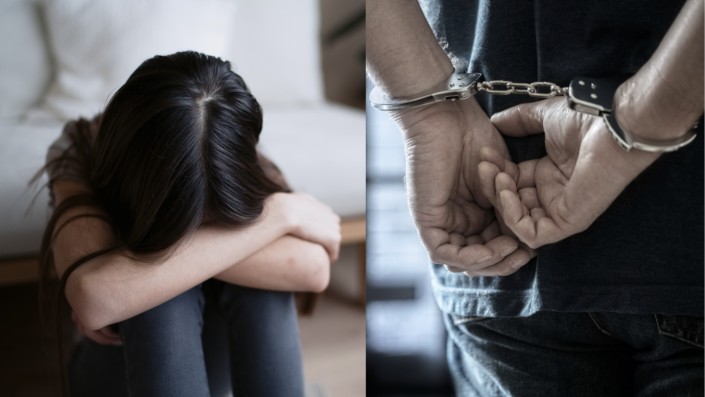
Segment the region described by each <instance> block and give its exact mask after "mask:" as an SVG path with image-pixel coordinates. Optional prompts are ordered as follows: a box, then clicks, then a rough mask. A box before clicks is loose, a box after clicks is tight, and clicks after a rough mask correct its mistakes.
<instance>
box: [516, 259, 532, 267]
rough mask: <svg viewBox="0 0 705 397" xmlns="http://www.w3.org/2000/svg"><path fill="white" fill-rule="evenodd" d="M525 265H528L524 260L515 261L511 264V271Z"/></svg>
mask: <svg viewBox="0 0 705 397" xmlns="http://www.w3.org/2000/svg"><path fill="white" fill-rule="evenodd" d="M527 263H529V261H527V260H524V259H517V260H515V261H514V262H512V269H518V268H520V267H522V266H524V265H526V264H527Z"/></svg>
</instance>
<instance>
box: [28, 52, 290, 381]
mask: <svg viewBox="0 0 705 397" xmlns="http://www.w3.org/2000/svg"><path fill="white" fill-rule="evenodd" d="M75 126H76V128H74V129H73V130H72V131H71V141H72V142H73V145H72V147H71V148H70V150H67V151H66V152H65V154H64V155H62V156H60V157H59V158H57V159H56V160H54V161H52V162H51V163H49V164H47V165H46V167H45V169H46V170H48V171H49V174H50V175H53V178H54V179H56V178H58V176H57V175H59V176H60V175H61V172H62V170H64V169H67V168H71V169H75V170H77V171H78V172H79V175H77V176H76V175H73V177H74V178H76V177H78V178H79V179H80V180H81V182H83V183H84V184H85V185H87V186H88V187H90V188H91V189H92V191H93V192H94V194H93V195H87V194H83V195H76V196H72V197H70V198H68V199H66V200H64V201H62V202H61V203H60V205H59V206H57V207H56V208H55V209H54V212H53V215H52V217H51V219H50V220H49V223H48V226H47V228H46V231H45V233H44V238H43V241H42V246H41V253H40V274H41V280H42V282H41V284H42V290H43V294H44V295H50V296H52V300H53V303H54V304H53V306H54V314H55V316H56V317H55V319H56V324H55V325H56V329H57V331H56V332H57V345H59V346H58V347H59V348H58V350H57V351H58V359H59V363H60V364H59V365H60V382H61V391H62V393H63V394H64V395H65V394H67V386H66V380H65V371H64V362H63V353H62V352H63V349H62V348H61V346H60V342H61V340H62V326H61V321H62V310H61V308H62V305H65V303H64V300H65V297H64V287H65V284H66V280H67V279H68V277H69V275H70V274H71V273H72V272H73V271H74V270H75V269H76V268H77V267H78V266H80V265H81V264H83V263H85V262H87V261H88V260H91V259H93V258H95V257H97V256H100V255H104V254H106V253H109V252H115V251H120V252H124V253H125V254H128V253H131V254H135V257H136V258H140V259H142V260H154V259H157V258H159V257H163V256H164V255H168V254H169V253H170V251H171V250H173V249H174V248H175V247H177V246H178V243H179V242H181V241H182V240H184V239H185V238H187V237H188V236H190V235H191V234H192V233H193V232H194V231H195V230H196V229H197V228H198V227H199V226H201V225H202V224H205V223H209V224H210V223H212V224H218V225H222V226H226V227H240V226H243V225H248V224H251V223H252V222H254V221H255V220H256V219H257V218H258V217H259V216H260V214H261V213H262V210H263V208H264V201H265V199H266V198H267V197H268V196H269V195H271V194H273V193H275V192H282V191H288V188H287V187H286V186H285V184H282V183H277V182H275V181H273V180H272V179H271V178H269V177H267V175H266V174H265V171H264V170H263V168H262V164H261V159H260V158H259V157H258V154H257V150H256V145H257V142H258V140H259V134H260V131H261V130H262V110H261V108H260V106H259V104H258V103H257V100H256V99H255V98H254V97H253V96H252V94H251V93H250V92H249V90H248V89H247V86H246V85H245V82H244V81H243V80H242V78H241V77H240V76H238V75H237V74H236V73H234V72H233V71H232V70H231V68H230V63H229V62H226V61H223V60H221V59H219V58H216V57H212V56H207V55H204V54H199V53H196V52H190V51H187V52H179V53H176V54H172V55H168V56H156V57H154V58H151V59H148V60H147V61H145V62H144V63H142V65H140V66H139V67H138V68H137V70H135V72H134V73H132V75H131V76H130V77H129V78H128V80H127V82H126V83H125V84H124V85H123V86H122V87H121V88H120V89H119V90H118V91H117V92H116V93H115V95H114V96H113V97H112V99H111V100H110V102H109V103H108V105H107V107H106V109H105V112H104V113H103V115H102V117H98V118H96V119H95V120H94V121H93V124H92V123H91V122H89V121H88V120H79V121H78V122H76V124H75ZM91 126H93V127H94V128H95V127H97V136H94V134H93V133H92V132H91ZM52 182H53V180H51V179H50V182H49V185H50V186H51V183H52ZM52 197H53V196H52ZM52 202H53V198H52ZM86 205H87V206H93V207H96V208H99V209H100V210H101V213H104V214H105V215H81V216H94V217H98V218H101V219H103V220H104V221H106V222H107V223H108V224H109V225H111V227H112V228H113V231H114V233H115V236H116V238H117V240H116V241H117V242H116V244H115V246H113V247H109V248H106V249H104V250H102V251H100V252H96V253H92V254H90V255H87V256H86V257H84V258H81V259H79V260H78V261H77V262H75V263H74V264H72V265H71V266H70V267H69V268H68V269H67V270H66V271H65V272H64V274H63V275H62V277H61V278H60V279H59V280H58V282H57V280H56V277H52V274H53V268H54V260H53V254H52V240H53V237H54V236H55V235H56V233H55V232H54V230H55V228H56V223H57V219H59V217H61V215H63V214H64V213H65V212H66V211H67V210H68V209H70V208H72V207H75V206H86ZM69 222H70V220H69ZM66 223H68V222H66ZM62 227H63V226H62ZM57 233H58V231H57ZM145 258H147V259H145Z"/></svg>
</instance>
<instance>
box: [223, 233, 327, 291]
mask: <svg viewBox="0 0 705 397" xmlns="http://www.w3.org/2000/svg"><path fill="white" fill-rule="evenodd" d="M215 278H217V279H219V280H223V281H225V282H228V283H230V284H237V285H242V286H245V287H250V288H259V289H269V290H275V291H296V292H303V291H307V292H323V290H324V289H326V287H327V286H328V281H329V278H330V259H329V257H328V254H327V253H326V250H325V249H324V248H323V246H321V245H319V244H316V243H312V242H310V241H306V240H302V239H300V238H297V237H294V236H290V235H287V236H282V237H280V238H278V239H277V240H275V241H274V242H273V243H271V244H269V245H267V246H266V247H264V248H262V249H261V250H259V251H257V252H256V253H254V254H253V255H251V256H249V257H248V258H246V259H244V260H242V261H240V262H238V263H236V264H234V265H232V266H230V267H229V268H227V269H226V270H225V271H223V272H222V273H220V274H218V275H217V276H215Z"/></svg>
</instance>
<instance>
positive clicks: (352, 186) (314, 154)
mask: <svg viewBox="0 0 705 397" xmlns="http://www.w3.org/2000/svg"><path fill="white" fill-rule="evenodd" d="M260 149H261V150H262V152H263V153H264V154H265V155H266V156H267V157H269V158H270V159H271V160H272V161H273V162H275V163H276V164H277V165H278V166H279V168H280V169H281V170H282V172H283V174H284V176H285V177H286V179H287V181H288V182H289V184H290V185H291V187H292V189H294V190H298V191H304V192H307V193H310V194H311V195H313V196H315V197H316V198H317V199H319V200H321V201H322V202H324V203H326V204H328V205H329V206H331V208H333V210H334V211H335V212H336V213H337V214H338V215H340V216H342V217H356V216H365V183H366V180H365V113H364V112H362V111H359V110H353V109H351V108H348V107H344V106H338V105H332V104H321V105H318V106H307V107H289V108H280V107H277V108H267V107H265V108H264V127H263V129H262V135H261V137H260Z"/></svg>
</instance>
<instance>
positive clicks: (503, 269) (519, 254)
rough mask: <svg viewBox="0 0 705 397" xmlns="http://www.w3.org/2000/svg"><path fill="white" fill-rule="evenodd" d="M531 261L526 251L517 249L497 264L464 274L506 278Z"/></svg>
mask: <svg viewBox="0 0 705 397" xmlns="http://www.w3.org/2000/svg"><path fill="white" fill-rule="evenodd" d="M529 260H531V254H530V253H529V251H528V250H526V249H523V248H519V249H517V250H516V251H514V252H513V253H512V254H510V255H508V256H507V257H506V258H504V259H502V260H501V261H500V262H498V263H497V264H494V265H492V266H488V267H485V268H483V269H479V270H472V271H467V272H465V274H466V275H468V276H472V277H474V276H490V277H492V276H508V275H510V274H514V273H515V272H516V271H517V270H519V269H521V268H522V267H523V266H524V265H526V264H527V263H529Z"/></svg>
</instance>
